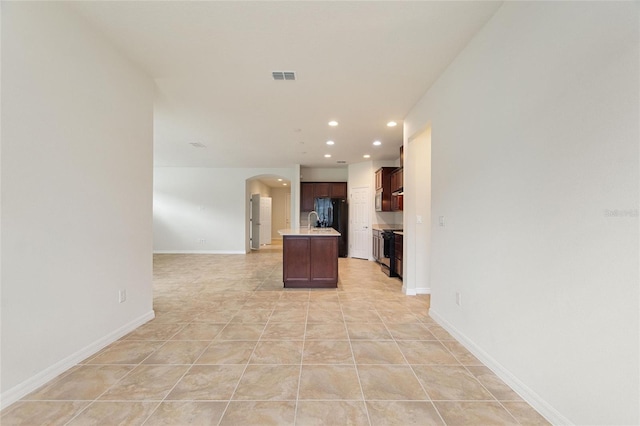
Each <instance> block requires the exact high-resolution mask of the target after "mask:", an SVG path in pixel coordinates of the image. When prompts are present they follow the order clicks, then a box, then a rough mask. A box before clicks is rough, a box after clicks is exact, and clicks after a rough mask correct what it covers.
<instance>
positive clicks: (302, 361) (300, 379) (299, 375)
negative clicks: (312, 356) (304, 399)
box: [293, 292, 311, 425]
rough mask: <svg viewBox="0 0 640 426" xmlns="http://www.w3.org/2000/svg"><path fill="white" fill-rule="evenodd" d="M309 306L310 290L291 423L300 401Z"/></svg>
mask: <svg viewBox="0 0 640 426" xmlns="http://www.w3.org/2000/svg"><path fill="white" fill-rule="evenodd" d="M310 307H311V292H307V312H306V315H305V316H304V334H303V336H302V353H301V354H300V372H299V373H298V389H297V390H296V405H295V408H294V410H293V424H294V425H296V424H297V423H298V407H299V402H300V385H301V383H302V365H303V363H304V349H305V348H306V346H307V324H309V308H310Z"/></svg>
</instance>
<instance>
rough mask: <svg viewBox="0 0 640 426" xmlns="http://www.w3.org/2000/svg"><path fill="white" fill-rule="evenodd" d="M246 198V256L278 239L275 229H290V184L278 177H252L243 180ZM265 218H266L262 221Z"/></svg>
mask: <svg viewBox="0 0 640 426" xmlns="http://www.w3.org/2000/svg"><path fill="white" fill-rule="evenodd" d="M245 195H246V197H245V199H246V208H245V229H246V232H245V251H246V252H247V253H248V252H250V251H251V250H259V249H260V248H261V247H265V246H268V245H269V244H271V242H272V241H273V240H279V239H281V237H280V235H279V234H278V230H279V229H285V228H290V227H291V181H290V180H289V179H288V178H287V177H285V176H279V175H258V176H252V177H250V178H248V179H247V180H246V190H245ZM265 200H268V201H265ZM266 216H269V218H268V219H265V217H266ZM267 221H268V222H267ZM267 228H269V231H268V232H267V231H266V229H267Z"/></svg>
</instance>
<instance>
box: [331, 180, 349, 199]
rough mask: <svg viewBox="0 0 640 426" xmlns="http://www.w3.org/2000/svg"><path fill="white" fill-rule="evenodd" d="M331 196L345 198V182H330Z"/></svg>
mask: <svg viewBox="0 0 640 426" xmlns="http://www.w3.org/2000/svg"><path fill="white" fill-rule="evenodd" d="M331 198H347V182H332V183H331Z"/></svg>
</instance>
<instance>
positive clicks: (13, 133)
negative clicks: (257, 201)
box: [1, 2, 154, 406]
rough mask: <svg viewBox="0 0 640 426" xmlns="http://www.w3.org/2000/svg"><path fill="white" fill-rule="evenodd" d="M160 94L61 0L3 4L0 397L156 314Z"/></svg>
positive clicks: (8, 397)
mask: <svg viewBox="0 0 640 426" xmlns="http://www.w3.org/2000/svg"><path fill="white" fill-rule="evenodd" d="M153 90H154V86H153V83H152V82H151V80H150V79H149V78H147V77H146V76H145V75H144V74H142V73H141V72H139V71H138V69H137V68H136V67H135V66H133V65H132V64H131V63H130V62H128V61H127V60H125V59H124V58H123V57H122V56H120V54H119V53H118V52H117V51H115V50H114V49H113V48H112V47H111V45H110V44H109V43H108V42H106V41H105V40H104V39H103V38H102V36H101V35H99V34H97V33H95V32H94V31H93V30H91V29H90V28H89V27H87V26H85V24H84V23H83V22H82V21H81V20H79V19H78V18H77V17H76V16H75V15H74V14H72V13H69V12H67V9H66V6H64V5H62V4H60V3H30V2H5V3H3V4H2V164H1V176H2V178H1V181H2V191H1V194H2V195H1V196H2V223H1V229H2V232H1V240H2V257H1V265H2V267H1V270H2V276H1V281H2V301H1V305H2V309H1V311H2V314H1V323H2V329H1V332H2V333H1V334H2V354H1V355H2V356H1V358H2V365H1V370H2V382H1V392H2V397H1V399H2V404H3V405H4V406H6V405H8V404H10V403H12V402H13V401H15V400H16V399H18V398H20V397H21V396H23V395H24V394H26V393H28V392H29V391H31V390H33V389H35V388H36V387H37V386H39V385H41V384H43V383H44V382H46V381H48V380H50V379H51V378H53V377H54V376H56V375H57V374H59V373H61V372H62V371H64V370H66V369H67V368H69V367H71V366H73V365H74V364H75V363H77V362H78V361H81V360H82V359H84V358H85V357H87V356H89V355H90V354H92V353H94V352H95V351H97V350H98V349H100V348H101V347H103V346H105V345H107V344H108V343H111V342H112V341H114V340H116V339H117V338H119V337H121V336H122V335H123V334H125V333H126V332H128V331H130V330H132V329H133V328H135V327H137V326H138V325H139V324H141V323H143V322H145V321H147V320H149V319H151V318H153V311H152V286H151V277H152V258H151V251H152V244H151V243H152V226H151V224H152V222H151V218H152V216H151V206H152V202H151V194H152V161H153V153H152V149H153V142H152V136H153V133H152V131H153V122H152V120H153ZM120 289H126V291H127V300H126V302H125V303H122V304H119V303H118V291H119V290H120Z"/></svg>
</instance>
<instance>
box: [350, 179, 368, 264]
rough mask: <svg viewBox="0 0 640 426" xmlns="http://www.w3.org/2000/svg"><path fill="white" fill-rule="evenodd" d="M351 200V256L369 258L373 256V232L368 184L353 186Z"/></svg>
mask: <svg viewBox="0 0 640 426" xmlns="http://www.w3.org/2000/svg"><path fill="white" fill-rule="evenodd" d="M350 198H351V200H350V202H349V225H350V226H349V229H350V230H351V231H350V234H351V235H350V236H349V240H350V241H351V243H350V244H349V256H350V257H357V258H359V259H369V257H370V256H371V244H372V242H371V241H372V234H371V229H370V223H369V222H370V219H369V212H370V211H371V192H370V190H369V187H368V186H365V187H359V188H353V189H352V191H351V197H350Z"/></svg>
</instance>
